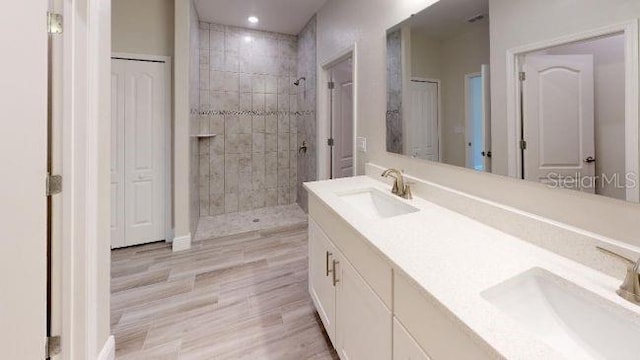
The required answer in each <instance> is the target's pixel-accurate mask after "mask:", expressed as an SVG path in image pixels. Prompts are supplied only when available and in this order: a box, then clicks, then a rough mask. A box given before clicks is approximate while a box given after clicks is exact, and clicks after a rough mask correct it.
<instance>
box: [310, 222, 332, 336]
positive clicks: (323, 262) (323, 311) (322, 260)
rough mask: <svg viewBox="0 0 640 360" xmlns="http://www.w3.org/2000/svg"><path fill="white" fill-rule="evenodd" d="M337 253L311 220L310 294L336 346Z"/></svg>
mask: <svg viewBox="0 0 640 360" xmlns="http://www.w3.org/2000/svg"><path fill="white" fill-rule="evenodd" d="M336 254H337V251H336V249H335V247H334V246H333V244H332V243H331V242H330V241H329V238H327V236H326V235H325V234H324V232H323V231H322V230H321V229H320V227H319V226H318V224H316V223H315V222H314V221H313V219H309V293H310V294H311V299H313V303H314V304H315V306H316V309H317V310H318V314H319V315H320V319H321V320H322V323H323V324H324V328H325V330H326V331H327V334H328V335H329V338H330V339H331V342H332V343H334V344H335V333H336V324H335V308H336V302H335V301H336V298H335V286H334V284H333V274H332V273H331V271H333V268H332V265H333V260H334V259H335V256H336Z"/></svg>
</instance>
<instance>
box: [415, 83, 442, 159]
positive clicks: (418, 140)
mask: <svg viewBox="0 0 640 360" xmlns="http://www.w3.org/2000/svg"><path fill="white" fill-rule="evenodd" d="M438 86H439V84H438V82H436V81H421V80H412V81H411V85H410V103H409V109H410V110H409V111H410V113H409V121H408V123H407V128H408V131H407V135H408V136H407V140H408V144H407V151H408V152H409V154H411V156H412V157H415V158H419V159H425V160H431V161H439V160H440V151H439V140H440V139H439V135H438V113H439V99H438V97H439V93H438V90H439V89H438Z"/></svg>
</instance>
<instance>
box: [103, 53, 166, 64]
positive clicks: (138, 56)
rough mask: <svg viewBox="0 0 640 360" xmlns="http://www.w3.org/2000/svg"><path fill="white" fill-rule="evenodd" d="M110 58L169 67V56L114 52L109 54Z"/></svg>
mask: <svg viewBox="0 0 640 360" xmlns="http://www.w3.org/2000/svg"><path fill="white" fill-rule="evenodd" d="M111 58H112V59H113V58H119V59H121V60H141V61H158V62H164V63H167V64H169V65H171V56H162V55H151V54H134V53H121V52H114V53H111Z"/></svg>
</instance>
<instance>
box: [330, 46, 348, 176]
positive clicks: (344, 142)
mask: <svg viewBox="0 0 640 360" xmlns="http://www.w3.org/2000/svg"><path fill="white" fill-rule="evenodd" d="M353 69H354V58H353V53H352V52H350V53H349V54H347V55H346V56H342V57H340V58H339V59H338V60H336V61H334V62H332V63H331V64H329V65H328V66H326V67H325V75H326V77H327V80H328V81H327V91H328V109H327V110H328V115H329V119H328V120H329V121H328V126H329V129H328V135H329V136H328V139H327V142H326V143H327V145H328V148H329V156H328V160H329V161H328V164H327V165H328V170H329V171H328V175H329V178H330V179H337V178H342V177H350V176H355V175H356V155H355V154H356V149H355V102H354V95H355V91H354V71H353Z"/></svg>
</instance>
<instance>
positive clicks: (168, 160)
mask: <svg viewBox="0 0 640 360" xmlns="http://www.w3.org/2000/svg"><path fill="white" fill-rule="evenodd" d="M114 59H118V60H131V61H150V62H155V63H164V65H163V67H164V75H165V77H166V80H167V83H166V84H167V90H168V91H166V92H165V101H164V103H165V119H164V121H163V122H164V127H163V133H164V134H163V139H164V143H163V144H162V147H163V158H164V162H163V167H164V169H163V171H162V172H163V178H164V179H163V180H164V185H163V193H164V234H165V242H171V241H172V240H173V227H172V224H171V218H172V214H173V212H172V209H173V203H172V197H171V189H172V188H173V182H172V176H171V168H172V156H171V148H172V142H171V140H172V136H171V124H172V119H173V116H172V110H173V109H172V107H171V97H172V91H171V89H172V82H171V72H172V65H171V57H170V56H161V55H150V54H132V53H121V52H113V53H112V54H111V59H110V61H111V60H114Z"/></svg>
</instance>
